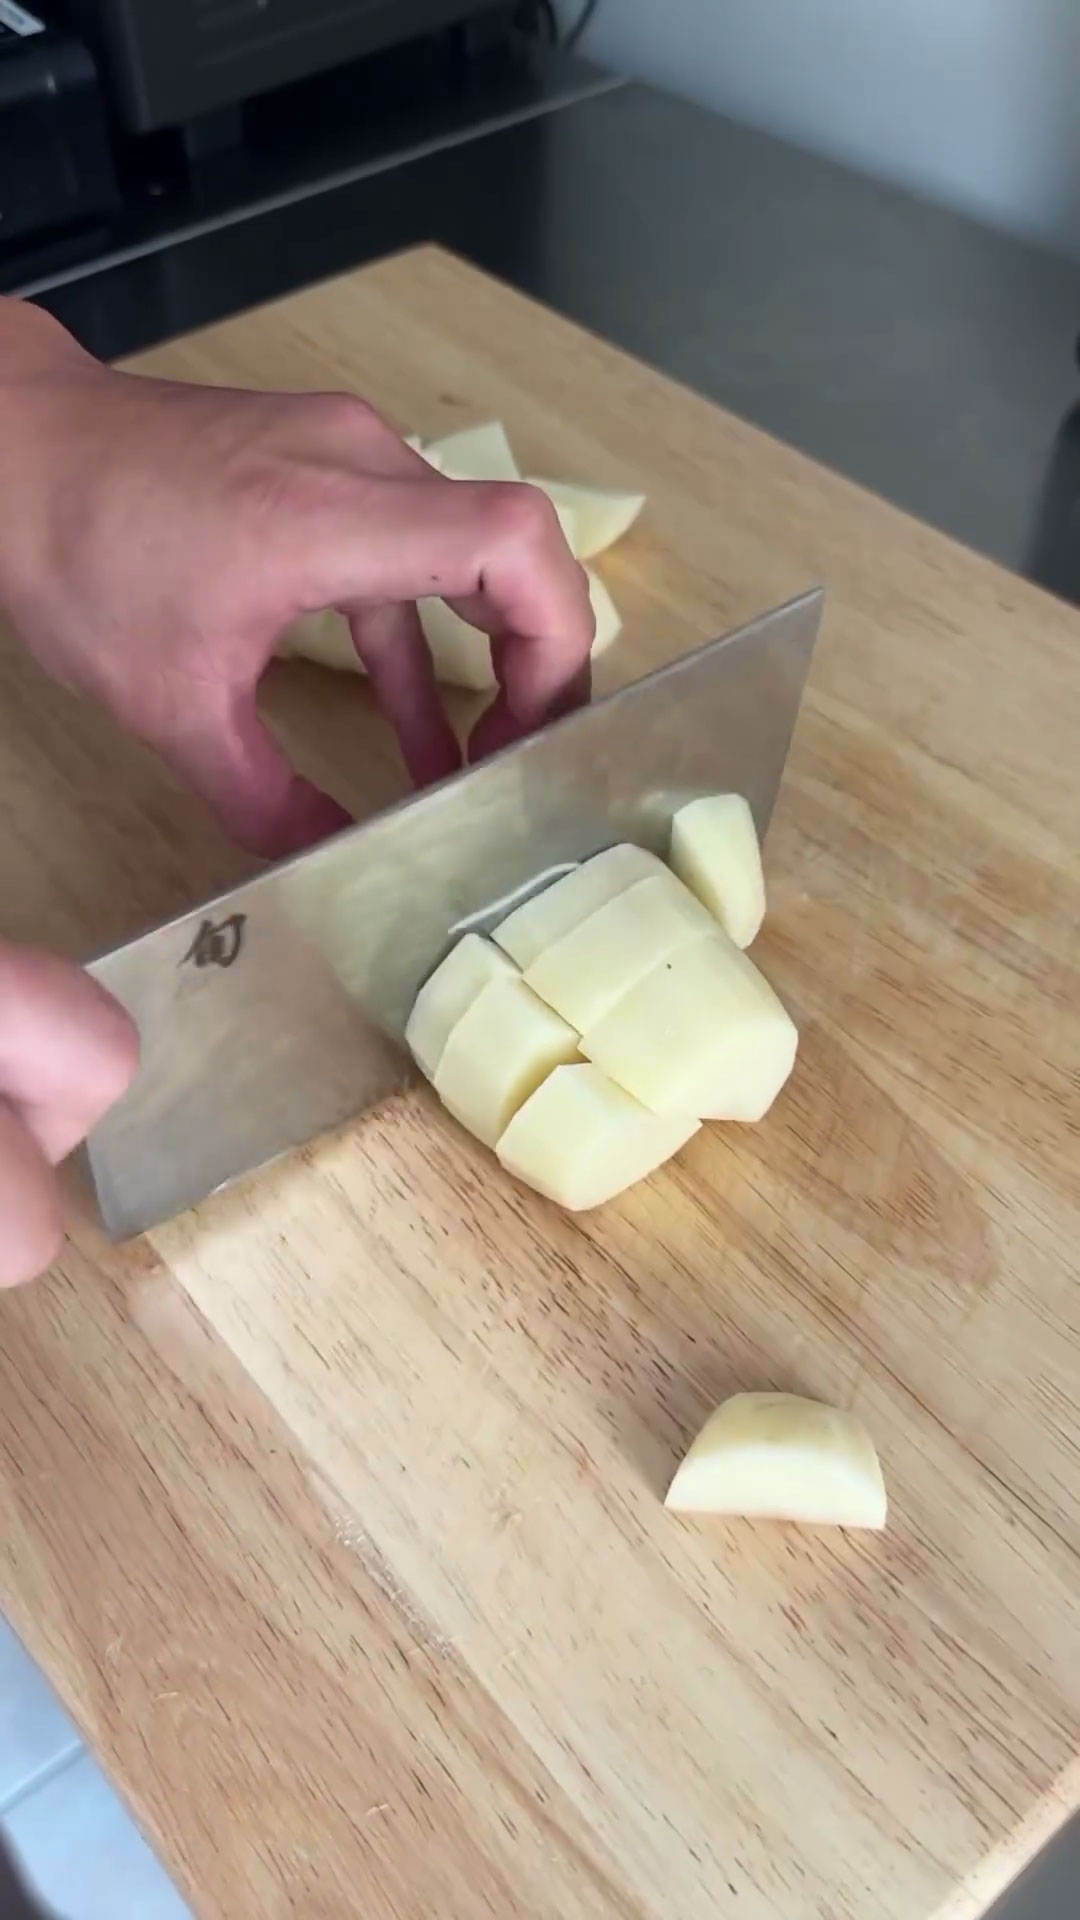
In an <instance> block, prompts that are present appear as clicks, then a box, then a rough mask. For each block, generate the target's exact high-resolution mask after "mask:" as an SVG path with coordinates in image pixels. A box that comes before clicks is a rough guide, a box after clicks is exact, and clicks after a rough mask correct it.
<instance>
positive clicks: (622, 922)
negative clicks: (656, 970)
mask: <svg viewBox="0 0 1080 1920" xmlns="http://www.w3.org/2000/svg"><path fill="white" fill-rule="evenodd" d="M715 931H716V926H715V922H714V921H713V919H712V916H711V915H710V914H708V913H706V911H705V908H704V907H703V906H702V905H701V903H700V901H698V900H695V899H694V896H693V894H692V893H690V892H689V890H688V889H687V888H686V887H684V886H683V884H682V881H681V880H676V878H675V876H674V874H671V873H657V874H653V875H652V876H651V877H650V878H649V879H647V880H636V881H635V882H634V884H633V886H631V887H627V888H625V890H624V891H623V892H622V893H618V894H616V896H615V898H614V899H613V900H609V901H607V903H606V905H604V906H602V907H598V908H597V910H596V912H595V913H591V914H589V916H588V918H587V919H585V920H582V921H581V922H580V923H579V924H578V925H577V926H576V927H574V928H572V929H571V931H570V932H569V933H564V934H563V936H562V938H561V939H560V940H555V941H553V942H552V944H551V945H550V946H548V947H545V948H544V951H543V952H542V953H541V954H539V955H538V957H537V958H536V959H535V960H534V961H533V963H532V965H531V966H530V967H529V968H528V970H527V972H526V974H525V981H526V984H527V985H528V986H530V987H531V988H532V990H533V992H534V993H538V994H539V995H540V998H541V1000H546V1001H547V1004H548V1006H549V1007H554V1009H555V1011H556V1013H561V1014H562V1017H563V1019H564V1020H568V1021H569V1022H570V1025H571V1026H572V1027H576V1028H577V1030H578V1032H579V1033H587V1032H588V1031H589V1030H590V1029H591V1028H593V1027H595V1026H596V1024H597V1022H598V1021H599V1020H602V1019H603V1017H604V1015H605V1014H606V1013H607V1012H608V1011H609V1010H610V1009H611V1008H612V1007H613V1006H614V1005H615V1003H616V1001H618V1000H621V999H622V997H623V995H624V994H625V993H628V992H629V991H630V988H631V987H633V986H636V985H637V982H638V981H639V980H640V979H642V978H643V976H644V975H645V974H647V973H648V972H649V971H650V969H651V968H652V967H654V966H656V964H657V962H658V961H660V960H666V959H667V957H668V955H669V954H671V953H673V952H674V950H675V949H676V948H677V947H682V946H685V945H686V943H687V941H689V940H700V939H702V938H711V937H712V935H713V934H714V933H715Z"/></svg>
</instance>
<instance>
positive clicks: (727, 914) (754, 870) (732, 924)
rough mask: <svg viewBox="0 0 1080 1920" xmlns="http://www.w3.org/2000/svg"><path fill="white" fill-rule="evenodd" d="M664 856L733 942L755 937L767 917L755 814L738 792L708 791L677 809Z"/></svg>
mask: <svg viewBox="0 0 1080 1920" xmlns="http://www.w3.org/2000/svg"><path fill="white" fill-rule="evenodd" d="M668 860H669V864H670V866H671V868H672V871H673V872H674V873H677V874H678V876H679V879H680V880H683V881H685V883H686V885H687V886H688V887H689V888H690V891H691V893H694V894H696V895H697V898H698V899H699V900H700V901H701V903H702V906H704V907H707V908H708V910H709V912H710V913H711V914H712V916H713V918H714V920H718V921H719V923H720V925H721V926H722V927H723V929H724V932H725V933H726V934H727V936H728V938H729V939H730V940H734V942H735V945H736V946H737V947H748V946H749V945H750V942H751V941H752V940H754V939H756V937H757V935H758V933H759V931H760V929H761V923H762V921H763V920H764V918H765V876H764V874H763V873H762V870H761V847H760V845H759V844H758V837H757V828H756V827H755V825H754V816H753V814H752V813H751V811H750V807H749V805H748V803H747V801H746V800H745V799H744V798H743V796H742V794H741V793H715V794H707V795H706V796H705V797H704V798H703V799H701V800H691V802H690V804H689V806H686V807H682V808H680V810H679V812H678V813H677V814H676V815H675V818H674V820H673V822H672V827H671V852H670V854H669V855H668Z"/></svg>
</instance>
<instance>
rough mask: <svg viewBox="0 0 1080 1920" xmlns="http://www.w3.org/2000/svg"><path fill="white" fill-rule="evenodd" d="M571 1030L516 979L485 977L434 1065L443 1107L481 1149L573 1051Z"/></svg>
mask: <svg viewBox="0 0 1080 1920" xmlns="http://www.w3.org/2000/svg"><path fill="white" fill-rule="evenodd" d="M577 1047H578V1036H577V1034H576V1033H575V1032H574V1030H573V1028H572V1027H568V1026H567V1024H566V1022H565V1020H560V1018H559V1016H558V1014H557V1013H554V1012H553V1011H552V1009H551V1008H550V1007H545V1005H544V1003H543V1001H542V1000H538V999H537V997H536V995H535V993H533V992H532V990H531V988H529V987H527V986H526V985H525V982H524V981H523V980H519V979H509V980H492V981H491V982H490V983H489V984H488V985H487V986H486V987H484V988H483V989H482V990H481V992H480V993H479V994H478V995H477V997H476V999H475V1000H474V1001H473V1003H472V1005H471V1006H470V1008H469V1010H468V1012H467V1013H465V1014H464V1015H463V1016H462V1018H461V1019H460V1020H459V1021H458V1023H457V1025H456V1027H454V1029H453V1031H452V1032H451V1034H450V1037H449V1039H448V1040H447V1042H446V1045H445V1046H444V1048H443V1051H442V1058H441V1059H440V1061H439V1064H438V1067H437V1068H436V1071H435V1079H434V1086H435V1091H436V1093H437V1094H438V1096H439V1098H440V1100H441V1101H442V1103H443V1105H444V1107H446V1108H447V1110H448V1112H450V1113H452V1114H453V1116H454V1118H455V1120H460V1122H461V1124H462V1126H463V1127H467V1128H468V1130H469V1132H470V1133H473V1134H475V1135H476V1138H477V1139H478V1140H482V1141H483V1143H484V1145H485V1146H487V1147H493V1146H495V1144H496V1142H497V1141H498V1140H499V1139H500V1138H501V1136H502V1135H503V1134H504V1133H505V1132H506V1129H507V1127H508V1126H509V1125H510V1122H511V1120H512V1119H513V1117H514V1115H515V1113H516V1112H517V1111H518V1108H519V1107H522V1106H524V1104H525V1102H526V1100H527V1099H528V1098H529V1095H530V1094H531V1093H535V1091H536V1089H537V1087H538V1086H539V1085H540V1083H541V1081H542V1080H546V1078H547V1076H548V1074H549V1073H551V1072H552V1071H553V1069H554V1068H555V1067H560V1066H563V1065H565V1064H566V1062H567V1061H570V1060H573V1059H575V1058H576V1056H577Z"/></svg>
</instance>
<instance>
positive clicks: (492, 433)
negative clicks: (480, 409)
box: [424, 420, 521, 480]
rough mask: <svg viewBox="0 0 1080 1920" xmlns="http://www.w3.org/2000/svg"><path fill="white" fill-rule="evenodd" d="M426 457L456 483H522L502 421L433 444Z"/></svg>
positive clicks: (485, 423)
mask: <svg viewBox="0 0 1080 1920" xmlns="http://www.w3.org/2000/svg"><path fill="white" fill-rule="evenodd" d="M424 453H425V455H426V457H427V458H428V459H429V460H432V464H433V465H437V466H438V467H439V468H440V470H441V471H442V472H443V473H445V474H447V475H448V476H449V477H450V479H452V480H520V479H521V474H520V472H519V471H518V464H517V461H516V460H515V459H514V456H513V453H512V452H511V450H510V442H509V440H508V439H507V437H506V429H505V427H504V426H503V424H502V422H501V420H485V421H483V422H482V423H481V425H479V426H476V427H461V428H459V429H458V431H457V432H456V433H447V434H444V435H443V437H442V439H441V440H429V441H428V442H427V444H426V446H425V447H424ZM433 456H434V457H433Z"/></svg>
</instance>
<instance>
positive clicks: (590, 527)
mask: <svg viewBox="0 0 1080 1920" xmlns="http://www.w3.org/2000/svg"><path fill="white" fill-rule="evenodd" d="M529 484H530V486H533V487H539V488H540V489H541V490H542V492H544V493H546V494H547V496H548V499H549V500H551V501H553V502H554V504H555V506H556V507H567V508H569V510H570V512H571V513H572V514H573V516H574V523H575V528H576V538H575V540H574V543H573V545H574V553H575V555H576V556H577V558H578V559H579V560H591V559H592V558H593V556H594V554H597V553H603V552H604V551H605V549H606V548H607V547H613V546H614V544H615V542H616V540H621V539H622V537H623V534H624V533H628V532H629V531H630V528H631V527H632V526H633V524H634V521H635V520H636V519H637V517H638V514H639V513H640V512H641V509H642V507H643V506H644V505H645V495H644V494H643V493H613V492H610V491H609V490H608V489H607V488H606V487H583V486H577V485H576V484H575V483H574V482H572V481H569V480H537V479H533V478H530V481H529Z"/></svg>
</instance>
